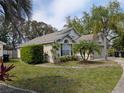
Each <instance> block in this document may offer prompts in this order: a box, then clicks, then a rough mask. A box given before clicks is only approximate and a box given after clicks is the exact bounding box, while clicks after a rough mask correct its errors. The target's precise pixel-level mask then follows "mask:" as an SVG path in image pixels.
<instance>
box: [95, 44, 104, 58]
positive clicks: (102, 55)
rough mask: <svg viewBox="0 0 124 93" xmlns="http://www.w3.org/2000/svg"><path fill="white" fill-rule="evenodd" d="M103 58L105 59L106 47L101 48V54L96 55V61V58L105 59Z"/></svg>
mask: <svg viewBox="0 0 124 93" xmlns="http://www.w3.org/2000/svg"><path fill="white" fill-rule="evenodd" d="M103 57H104V47H102V46H101V48H100V54H97V53H95V54H94V59H96V58H103Z"/></svg>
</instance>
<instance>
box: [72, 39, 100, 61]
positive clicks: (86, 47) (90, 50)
mask: <svg viewBox="0 0 124 93" xmlns="http://www.w3.org/2000/svg"><path fill="white" fill-rule="evenodd" d="M94 52H97V53H100V46H99V45H98V44H97V43H96V42H94V41H80V43H78V44H75V45H74V53H80V55H81V57H82V59H83V61H87V60H88V59H89V56H90V54H94Z"/></svg>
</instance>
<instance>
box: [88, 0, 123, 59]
mask: <svg viewBox="0 0 124 93" xmlns="http://www.w3.org/2000/svg"><path fill="white" fill-rule="evenodd" d="M122 21H124V14H123V12H122V11H121V9H120V4H119V2H117V1H113V2H110V3H109V5H108V6H107V7H103V6H99V7H96V6H94V7H93V9H92V12H91V21H90V22H91V24H92V25H91V30H92V31H93V33H95V34H96V33H99V32H101V33H102V36H103V40H104V57H105V60H107V37H108V35H109V32H110V31H112V32H115V31H118V30H119V26H118V24H119V23H120V22H122Z"/></svg>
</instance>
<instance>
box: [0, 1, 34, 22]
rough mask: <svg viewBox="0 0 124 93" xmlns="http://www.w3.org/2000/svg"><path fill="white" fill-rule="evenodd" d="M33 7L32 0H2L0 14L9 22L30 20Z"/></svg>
mask: <svg viewBox="0 0 124 93" xmlns="http://www.w3.org/2000/svg"><path fill="white" fill-rule="evenodd" d="M31 7H32V5H31V0H0V14H1V15H4V16H5V19H6V20H7V21H13V19H19V20H22V19H25V17H28V18H30V17H31Z"/></svg>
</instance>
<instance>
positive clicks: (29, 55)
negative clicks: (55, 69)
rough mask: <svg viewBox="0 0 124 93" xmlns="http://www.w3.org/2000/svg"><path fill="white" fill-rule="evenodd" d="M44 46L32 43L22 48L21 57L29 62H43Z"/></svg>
mask: <svg viewBox="0 0 124 93" xmlns="http://www.w3.org/2000/svg"><path fill="white" fill-rule="evenodd" d="M43 54H44V53H43V46H42V45H31V46H26V47H23V48H21V59H22V61H24V62H25V63H28V64H38V63H43Z"/></svg>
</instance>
